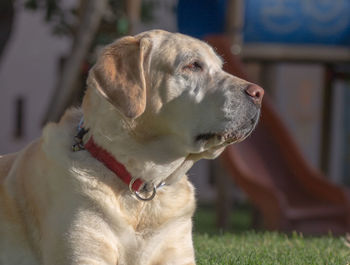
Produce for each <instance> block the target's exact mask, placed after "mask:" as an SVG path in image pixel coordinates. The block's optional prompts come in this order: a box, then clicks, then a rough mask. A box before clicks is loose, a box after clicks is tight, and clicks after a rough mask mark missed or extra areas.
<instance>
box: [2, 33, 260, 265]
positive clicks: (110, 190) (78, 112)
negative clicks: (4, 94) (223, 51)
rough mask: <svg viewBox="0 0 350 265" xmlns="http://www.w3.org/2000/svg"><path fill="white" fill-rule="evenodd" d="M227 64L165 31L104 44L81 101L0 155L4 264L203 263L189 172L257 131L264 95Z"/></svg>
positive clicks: (195, 42) (206, 47)
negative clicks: (224, 67)
mask: <svg viewBox="0 0 350 265" xmlns="http://www.w3.org/2000/svg"><path fill="white" fill-rule="evenodd" d="M222 64H223V62H222V60H221V59H220V58H219V57H218V56H217V55H216V53H215V52H214V50H213V49H212V48H211V47H210V46H209V45H207V44H206V43H204V42H202V41H199V40H197V39H194V38H191V37H189V36H185V35H182V34H178V33H169V32H166V31H161V30H153V31H148V32H144V33H141V34H138V35H135V36H127V37H123V38H121V39H118V40H116V41H115V42H113V43H112V44H110V45H109V46H107V47H105V48H104V49H103V51H102V52H101V54H100V55H99V57H98V58H97V62H96V64H95V65H94V66H93V67H92V69H91V70H90V72H89V76H88V79H87V90H86V93H85V96H84V98H83V102H82V107H81V108H73V109H69V110H67V111H66V112H65V114H64V115H63V117H62V118H61V120H60V121H59V122H58V123H49V124H48V125H46V126H45V128H44V130H43V134H42V137H41V138H39V139H37V140H35V141H34V142H32V143H31V144H29V146H27V147H26V148H25V149H23V150H21V151H20V152H18V153H14V154H9V155H4V156H1V158H0V264H1V265H21V264H23V265H34V264H35V265H38V264H46V265H58V264H59V265H62V264H65V265H68V264H70V265H78V264H79V265H82V264H89V265H102V264H103V265H107V264H108V265H112V264H113V265H116V264H118V265H160V264H162V265H164V264H173V265H175V264H176V265H180V264H181V265H190V264H195V255H194V250H193V243H192V221H191V217H192V215H193V213H194V210H195V196H194V188H193V186H192V185H191V184H190V182H189V181H188V179H187V176H186V172H187V171H188V170H189V169H190V167H191V166H192V165H193V163H195V162H196V161H197V160H199V159H202V158H206V159H213V158H216V157H217V156H218V155H219V154H220V153H221V152H222V151H223V150H224V148H225V147H226V146H227V145H229V144H231V143H235V142H239V141H242V140H244V139H245V138H246V137H247V136H248V135H249V134H250V133H251V132H252V131H253V129H254V128H255V126H256V124H257V122H258V119H259V115H260V106H261V100H262V97H263V93H264V90H263V89H262V88H260V87H259V86H257V85H254V84H251V83H249V82H247V81H244V80H242V79H239V78H237V77H235V76H233V75H230V74H228V73H226V72H224V71H223V70H222ZM79 124H80V125H79ZM78 125H79V126H78Z"/></svg>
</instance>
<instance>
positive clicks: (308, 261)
mask: <svg viewBox="0 0 350 265" xmlns="http://www.w3.org/2000/svg"><path fill="white" fill-rule="evenodd" d="M194 245H195V250H196V260H197V265H209V264H210V265H230V264H234V265H239V264H246V265H255V264H259V265H265V264H266V265H267V264H269V265H270V264H286V265H294V264H298V265H304V264H305V265H321V264H339V265H347V264H349V263H350V249H349V247H347V246H346V245H345V243H344V240H343V239H342V238H335V237H332V236H324V237H317V238H313V237H305V238H304V237H303V236H301V235H297V234H296V233H294V234H292V235H291V236H287V235H284V234H279V233H274V232H259V233H256V232H244V233H240V234H222V235H211V236H209V235H207V234H195V236H194Z"/></svg>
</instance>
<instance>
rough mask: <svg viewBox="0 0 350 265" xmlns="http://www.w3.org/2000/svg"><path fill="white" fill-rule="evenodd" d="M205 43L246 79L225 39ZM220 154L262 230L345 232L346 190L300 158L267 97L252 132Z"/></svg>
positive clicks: (348, 226) (349, 204) (349, 219)
mask: <svg viewBox="0 0 350 265" xmlns="http://www.w3.org/2000/svg"><path fill="white" fill-rule="evenodd" d="M206 41H207V42H208V43H209V44H211V45H212V46H214V47H215V48H216V51H217V53H218V54H219V55H221V56H222V57H224V60H225V65H224V69H225V70H226V71H227V72H229V73H231V74H234V75H236V76H239V77H241V78H244V79H247V80H249V78H248V77H247V76H246V74H245V73H244V70H243V66H242V63H241V62H240V61H239V60H238V59H237V58H236V57H234V56H233V55H232V53H231V51H230V42H229V40H228V39H227V38H225V37H223V36H211V37H208V38H206ZM222 157H223V160H224V162H225V165H226V166H227V169H228V170H229V172H230V175H231V176H232V178H233V180H234V181H235V183H236V184H237V185H238V186H239V187H240V188H241V189H242V190H243V191H244V192H245V193H246V194H247V196H248V198H249V199H250V201H251V202H252V203H253V204H254V205H255V206H256V208H257V209H258V210H259V212H260V213H261V215H262V217H263V224H264V227H265V228H267V229H270V230H281V231H293V230H295V231H300V232H303V233H305V234H324V233H328V232H329V231H332V233H334V234H342V233H345V232H349V231H350V201H349V197H348V194H347V192H346V191H345V190H344V189H343V188H341V187H339V186H336V185H334V184H333V183H331V182H329V181H327V179H326V178H325V176H323V175H322V174H321V173H320V172H318V171H316V170H315V169H313V168H312V167H311V166H310V165H309V164H308V163H307V162H306V161H305V160H304V159H303V157H302V155H301V153H300V151H299V149H298V148H297V145H296V144H295V142H294V141H293V139H292V137H291V135H290V134H289V132H288V131H287V129H286V127H285V126H284V124H283V121H282V120H281V119H280V118H279V116H278V114H277V112H276V111H275V110H274V109H273V106H272V104H271V102H270V100H269V99H268V98H267V97H265V98H264V100H263V107H262V115H261V120H260V122H259V125H258V127H257V129H256V130H255V131H254V132H253V134H252V136H250V137H249V138H248V139H247V140H245V141H244V142H242V143H239V144H235V145H232V146H230V147H229V148H227V150H226V151H225V152H224V154H223V156H222Z"/></svg>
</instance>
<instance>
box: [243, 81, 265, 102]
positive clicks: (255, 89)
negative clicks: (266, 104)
mask: <svg viewBox="0 0 350 265" xmlns="http://www.w3.org/2000/svg"><path fill="white" fill-rule="evenodd" d="M245 92H246V93H247V95H248V96H250V97H251V98H252V99H253V101H254V103H255V104H261V101H262V98H263V96H264V89H263V88H262V87H260V86H258V85H255V84H250V85H248V86H247V88H246V89H245Z"/></svg>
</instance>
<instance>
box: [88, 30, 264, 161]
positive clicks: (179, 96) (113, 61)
mask: <svg viewBox="0 0 350 265" xmlns="http://www.w3.org/2000/svg"><path fill="white" fill-rule="evenodd" d="M222 63H223V62H222V60H221V59H220V58H219V57H218V56H217V55H216V54H215V52H214V51H213V49H212V48H211V47H210V46H209V45H207V44H206V43H204V42H202V41H199V40H197V39H194V38H191V37H188V36H185V35H182V34H174V33H169V32H165V31H160V30H155V31H149V32H145V33H142V34H139V35H136V36H134V37H124V38H121V39H119V40H117V41H116V42H114V43H112V44H111V45H109V46H107V47H106V48H105V49H104V50H103V51H102V53H101V55H100V56H99V58H98V60H97V63H96V65H95V66H94V67H93V68H92V70H91V71H90V75H89V80H88V83H89V84H90V85H91V86H93V87H95V88H96V89H97V90H98V91H99V92H100V94H101V95H102V96H103V98H104V100H105V101H106V100H107V101H108V102H109V103H110V104H109V106H110V107H113V108H114V109H115V110H117V111H118V113H119V114H118V115H119V117H116V114H115V113H114V114H108V113H107V112H105V115H114V118H115V119H117V118H122V120H124V121H125V122H126V123H129V124H132V125H131V126H130V127H128V128H129V129H130V130H131V131H132V133H133V135H135V137H136V138H139V139H138V140H140V141H154V140H155V139H157V137H163V136H166V137H168V138H169V139H173V144H174V148H176V149H177V150H178V151H179V152H181V153H183V154H184V155H185V156H186V155H188V154H202V157H205V158H213V157H216V156H217V155H218V154H219V153H221V151H222V150H223V148H224V147H225V146H226V145H228V144H230V143H233V142H237V141H241V140H243V139H244V138H246V137H247V136H248V135H249V134H250V133H251V132H252V130H253V129H254V127H255V126H256V124H257V122H258V119H259V114H260V105H261V99H262V96H263V93H264V91H263V89H262V88H260V87H258V86H256V85H254V84H251V83H249V82H247V81H244V80H242V79H239V78H237V77H235V76H233V75H230V74H228V73H226V72H224V71H223V70H222ZM90 112H91V110H90ZM108 119H109V120H111V119H113V117H112V116H110V117H109V118H108ZM100 120H101V122H102V121H103V120H106V119H105V117H104V118H103V119H100ZM95 126H100V125H98V124H95Z"/></svg>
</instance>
